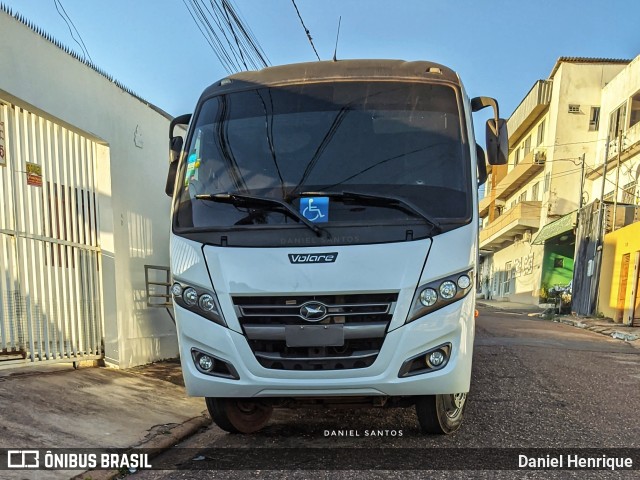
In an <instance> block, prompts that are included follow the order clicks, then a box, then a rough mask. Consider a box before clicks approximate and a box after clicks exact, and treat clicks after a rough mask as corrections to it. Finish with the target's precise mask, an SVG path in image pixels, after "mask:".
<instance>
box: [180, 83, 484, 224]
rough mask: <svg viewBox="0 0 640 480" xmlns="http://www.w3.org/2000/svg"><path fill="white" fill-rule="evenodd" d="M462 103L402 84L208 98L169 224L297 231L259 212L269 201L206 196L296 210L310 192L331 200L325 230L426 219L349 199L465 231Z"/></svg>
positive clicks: (280, 216) (426, 86) (262, 89)
mask: <svg viewBox="0 0 640 480" xmlns="http://www.w3.org/2000/svg"><path fill="white" fill-rule="evenodd" d="M459 105H460V102H459V100H458V94H457V92H456V90H455V89H454V88H453V87H451V86H448V85H444V84H430V83H418V82H401V81H367V82H364V81H333V82H331V83H328V82H327V83H310V84H301V85H285V86H276V87H267V86H256V88H254V89H244V90H242V91H236V92H232V93H227V94H224V95H218V96H214V97H211V98H209V99H207V100H205V101H204V102H203V104H202V106H201V108H200V111H199V112H198V113H197V115H198V116H197V119H196V121H195V125H194V126H193V127H192V132H191V134H190V138H189V145H188V148H187V149H186V150H185V152H186V162H185V163H184V165H183V166H182V170H181V173H180V174H179V175H180V177H179V179H178V182H179V183H178V190H177V193H176V195H177V196H178V201H177V204H176V227H177V228H179V229H189V228H196V229H203V228H208V229H211V230H215V229H216V228H230V227H233V228H246V229H251V228H253V227H255V226H256V225H265V224H268V225H277V224H296V223H299V219H296V218H292V215H290V214H287V212H283V211H282V209H278V208H267V207H266V206H267V205H270V204H273V203H274V202H271V203H268V202H261V203H260V202H258V203H257V206H256V205H249V204H247V205H244V204H240V205H238V204H233V203H232V202H216V201H208V200H207V199H206V198H205V197H206V196H211V198H216V197H215V195H216V194H237V195H245V196H248V195H250V196H254V197H261V198H264V197H266V198H268V199H275V200H278V201H284V202H286V203H287V204H290V205H291V207H292V208H294V209H295V210H296V211H297V210H298V209H299V208H300V202H301V199H304V196H305V194H308V192H324V193H325V194H327V198H328V199H329V200H328V201H329V202H330V208H329V210H328V213H329V214H328V216H327V218H323V222H324V223H323V225H322V226H323V228H330V227H331V226H332V225H336V226H340V225H341V226H344V225H353V226H355V227H357V226H366V225H371V224H376V225H381V224H382V225H383V224H387V223H388V224H398V223H402V224H411V223H419V222H421V221H422V220H421V218H419V217H420V216H419V215H415V214H414V213H412V212H411V211H407V209H403V208H391V207H397V206H398V204H399V203H398V202H397V201H396V202H395V203H393V204H389V205H386V204H385V203H384V202H382V201H364V200H363V199H365V200H366V199H367V197H365V196H362V195H361V196H358V195H355V194H363V195H378V196H391V197H394V198H395V199H396V200H397V199H400V200H401V202H402V203H410V204H411V205H413V206H415V208H414V210H415V209H419V210H420V211H421V212H424V214H425V215H427V216H429V218H433V219H438V220H439V221H440V223H442V224H446V223H451V224H455V223H457V224H460V223H466V221H468V220H469V219H470V218H471V206H472V202H471V199H472V197H471V192H472V191H473V189H472V185H471V181H470V179H471V178H472V177H471V172H470V161H469V153H468V145H466V143H465V142H464V141H463V138H464V137H465V134H464V120H463V115H462V114H461V113H460V111H459ZM465 149H466V150H465ZM344 192H349V193H351V194H350V195H343V194H342V193H344ZM196 196H197V197H198V198H196ZM359 199H360V200H359Z"/></svg>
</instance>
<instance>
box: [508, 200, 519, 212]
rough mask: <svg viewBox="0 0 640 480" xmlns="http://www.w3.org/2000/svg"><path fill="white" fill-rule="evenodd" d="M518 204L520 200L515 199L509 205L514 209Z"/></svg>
mask: <svg viewBox="0 0 640 480" xmlns="http://www.w3.org/2000/svg"><path fill="white" fill-rule="evenodd" d="M517 204H518V200H514V201H513V202H511V204H510V205H509V210H512V209H514V208H515V206H516V205H517Z"/></svg>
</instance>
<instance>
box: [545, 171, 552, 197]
mask: <svg viewBox="0 0 640 480" xmlns="http://www.w3.org/2000/svg"><path fill="white" fill-rule="evenodd" d="M550 186H551V172H549V173H547V174H546V175H545V176H544V191H545V192H548V191H549V187H550Z"/></svg>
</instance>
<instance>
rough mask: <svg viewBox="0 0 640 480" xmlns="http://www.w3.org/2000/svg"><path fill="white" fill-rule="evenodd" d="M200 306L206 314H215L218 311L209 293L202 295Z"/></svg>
mask: <svg viewBox="0 0 640 480" xmlns="http://www.w3.org/2000/svg"><path fill="white" fill-rule="evenodd" d="M198 305H199V306H200V308H201V309H202V310H204V311H205V312H214V311H215V310H216V302H214V300H213V297H212V296H211V295H209V294H208V293H205V294H204V295H200V298H199V299H198Z"/></svg>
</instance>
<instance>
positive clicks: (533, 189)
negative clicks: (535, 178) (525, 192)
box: [531, 182, 540, 202]
mask: <svg viewBox="0 0 640 480" xmlns="http://www.w3.org/2000/svg"><path fill="white" fill-rule="evenodd" d="M539 188H540V182H536V183H535V184H534V185H533V187H531V201H533V202H537V201H538V189H539Z"/></svg>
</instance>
